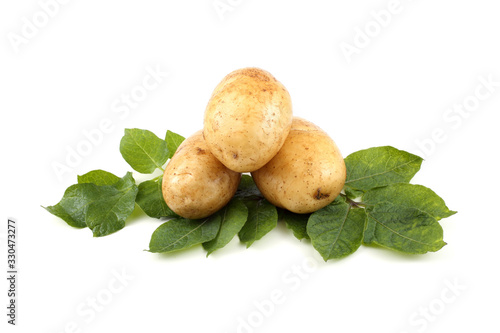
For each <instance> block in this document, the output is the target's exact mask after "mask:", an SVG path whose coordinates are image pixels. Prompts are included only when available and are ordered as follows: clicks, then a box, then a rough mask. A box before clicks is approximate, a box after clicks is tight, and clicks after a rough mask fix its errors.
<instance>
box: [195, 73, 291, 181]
mask: <svg viewBox="0 0 500 333" xmlns="http://www.w3.org/2000/svg"><path fill="white" fill-rule="evenodd" d="M291 124H292V102H291V99H290V94H289V93H288V91H287V90H286V89H285V87H284V86H283V85H282V84H281V83H280V82H278V81H277V80H276V79H275V78H274V77H273V76H272V75H271V74H270V73H268V72H266V71H264V70H261V69H258V68H244V69H239V70H236V71H234V72H232V73H230V74H229V75H227V76H226V77H225V78H224V79H223V80H222V82H221V83H219V85H218V86H217V87H216V88H215V90H214V92H213V94H212V97H211V98H210V101H209V102H208V105H207V108H206V110H205V119H204V129H203V134H204V136H205V140H206V141H207V144H208V147H209V148H210V151H211V152H212V154H214V156H215V157H217V159H219V161H221V162H222V163H223V164H224V165H225V166H226V167H228V168H229V169H231V170H234V171H237V172H251V171H255V170H257V169H259V168H261V167H262V166H264V165H265V164H266V163H267V162H269V161H270V160H271V158H273V157H274V155H276V153H277V152H278V151H279V149H280V148H281V146H282V145H283V143H284V142H285V139H286V137H287V135H288V133H289V131H290V126H291Z"/></svg>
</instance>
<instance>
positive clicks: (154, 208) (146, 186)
mask: <svg viewBox="0 0 500 333" xmlns="http://www.w3.org/2000/svg"><path fill="white" fill-rule="evenodd" d="M162 178H163V177H159V178H156V179H151V180H148V181H145V182H142V183H140V184H139V192H138V193H137V197H136V199H135V201H136V202H137V204H138V205H139V207H141V209H142V210H143V211H144V213H146V214H147V215H148V216H150V217H154V218H160V217H178V215H177V214H175V213H174V212H173V211H172V210H171V209H170V208H169V207H168V206H167V204H166V203H165V200H164V199H163V194H162V189H161V183H162Z"/></svg>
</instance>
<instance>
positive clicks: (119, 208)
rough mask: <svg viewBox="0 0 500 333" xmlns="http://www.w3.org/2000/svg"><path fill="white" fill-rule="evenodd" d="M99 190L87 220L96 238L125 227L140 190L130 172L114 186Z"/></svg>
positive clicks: (88, 210) (87, 213) (102, 187)
mask: <svg viewBox="0 0 500 333" xmlns="http://www.w3.org/2000/svg"><path fill="white" fill-rule="evenodd" d="M97 188H98V193H97V196H96V198H95V199H96V200H94V202H92V203H91V204H89V206H88V208H87V212H86V214H85V220H86V222H87V226H88V227H89V228H90V229H91V230H92V233H93V234H94V237H101V236H106V235H109V234H111V233H113V232H115V231H118V230H120V229H122V228H123V227H124V226H125V220H126V219H127V217H129V216H130V214H132V211H133V210H134V208H135V197H136V196H137V191H138V188H137V185H135V181H134V178H133V177H132V173H130V172H127V174H126V175H125V176H124V177H123V178H122V179H120V180H119V181H118V182H117V183H115V184H114V185H106V186H97Z"/></svg>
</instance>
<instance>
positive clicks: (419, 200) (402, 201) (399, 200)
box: [363, 184, 456, 221]
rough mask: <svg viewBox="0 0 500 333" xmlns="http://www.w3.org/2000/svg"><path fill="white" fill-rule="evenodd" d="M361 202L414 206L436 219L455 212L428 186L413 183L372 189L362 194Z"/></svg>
mask: <svg viewBox="0 0 500 333" xmlns="http://www.w3.org/2000/svg"><path fill="white" fill-rule="evenodd" d="M363 203H365V204H367V205H379V204H383V203H390V204H391V205H397V206H401V207H408V208H416V209H418V210H420V211H423V212H425V213H427V214H429V215H431V216H433V217H434V218H435V219H436V220H438V221H439V220H440V219H443V218H446V217H450V216H452V215H453V214H456V212H455V211H452V210H450V209H448V207H447V206H446V204H445V202H444V200H443V199H442V198H441V197H440V196H438V195H437V194H436V193H435V192H434V191H432V190H431V189H430V188H427V187H425V186H422V185H414V184H392V185H388V186H385V187H380V188H375V189H372V190H370V191H368V192H366V193H365V194H364V195H363Z"/></svg>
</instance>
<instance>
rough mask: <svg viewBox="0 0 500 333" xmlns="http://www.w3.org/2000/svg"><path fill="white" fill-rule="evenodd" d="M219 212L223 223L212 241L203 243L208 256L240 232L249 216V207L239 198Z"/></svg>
mask: <svg viewBox="0 0 500 333" xmlns="http://www.w3.org/2000/svg"><path fill="white" fill-rule="evenodd" d="M217 214H219V215H220V217H221V225H220V229H219V232H218V233H217V236H216V237H215V238H214V239H212V240H211V241H208V242H205V243H203V248H205V250H206V251H207V257H208V256H209V255H210V254H211V253H212V252H214V251H215V250H218V249H221V248H223V247H224V246H226V245H227V244H228V243H229V242H230V241H231V240H232V239H233V238H234V236H236V235H237V234H238V232H240V230H241V228H243V226H244V225H245V222H246V221H247V218H248V209H247V207H246V206H245V204H244V203H243V202H242V201H241V200H238V199H233V200H231V201H230V202H229V204H228V205H227V206H226V207H224V208H223V209H221V210H220V211H219V212H218V213H217Z"/></svg>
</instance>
